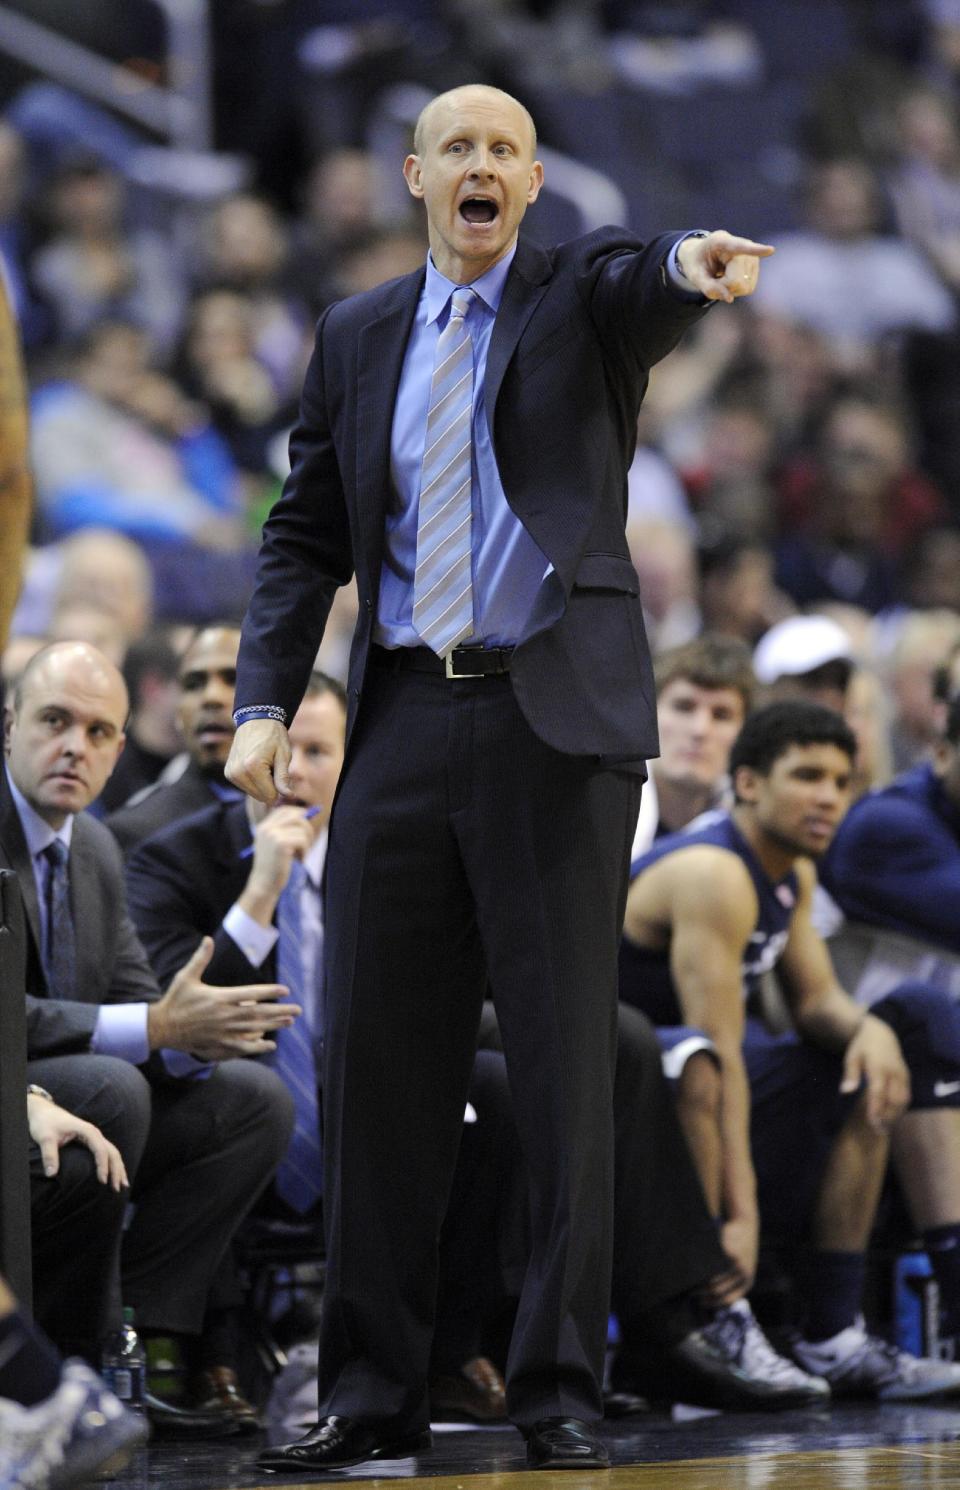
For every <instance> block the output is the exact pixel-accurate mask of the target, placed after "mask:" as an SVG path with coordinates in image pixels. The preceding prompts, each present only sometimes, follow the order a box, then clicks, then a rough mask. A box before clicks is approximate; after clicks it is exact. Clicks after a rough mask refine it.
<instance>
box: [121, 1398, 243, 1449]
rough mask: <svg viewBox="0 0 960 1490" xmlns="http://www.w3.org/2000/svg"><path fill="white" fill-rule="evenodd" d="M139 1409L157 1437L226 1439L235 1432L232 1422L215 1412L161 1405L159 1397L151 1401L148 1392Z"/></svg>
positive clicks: (235, 1422) (169, 1404)
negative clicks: (141, 1408) (145, 1416)
mask: <svg viewBox="0 0 960 1490" xmlns="http://www.w3.org/2000/svg"><path fill="white" fill-rule="evenodd" d="M143 1405H144V1408H145V1409H146V1414H147V1417H148V1419H149V1420H150V1423H151V1426H152V1427H153V1431H154V1433H156V1434H157V1436H158V1437H165V1438H228V1437H229V1436H230V1435H231V1434H233V1433H236V1432H237V1421H236V1419H235V1418H234V1417H232V1416H231V1414H230V1413H228V1412H223V1411H221V1410H220V1409H219V1408H218V1409H217V1410H216V1411H208V1410H206V1409H201V1408H193V1407H177V1406H176V1404H175V1403H173V1402H164V1400H163V1398H162V1397H155V1396H154V1395H153V1393H152V1392H145V1393H144V1396H143Z"/></svg>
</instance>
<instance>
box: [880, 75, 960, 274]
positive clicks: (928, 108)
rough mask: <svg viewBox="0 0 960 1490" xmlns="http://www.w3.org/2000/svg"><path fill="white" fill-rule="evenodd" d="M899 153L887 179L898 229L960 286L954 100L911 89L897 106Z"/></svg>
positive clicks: (959, 168)
mask: <svg viewBox="0 0 960 1490" xmlns="http://www.w3.org/2000/svg"><path fill="white" fill-rule="evenodd" d="M897 124H898V133H899V145H900V150H899V159H898V161H897V163H896V165H895V166H894V167H893V169H892V170H891V172H890V175H889V179H888V184H889V190H890V196H891V198H892V200H893V206H894V211H895V214H896V223H897V229H898V231H899V232H900V233H901V235H902V236H903V237H904V238H907V239H909V240H910V241H911V242H913V243H915V244H916V245H917V247H918V248H920V249H922V250H923V252H924V253H925V254H926V255H927V257H928V258H929V259H930V261H931V263H932V264H933V265H934V268H935V269H936V271H937V273H938V274H939V275H940V277H941V279H943V280H944V281H945V283H946V284H947V285H949V286H950V288H951V289H953V290H956V289H958V288H960V128H958V122H957V107H956V104H955V103H954V101H953V100H952V99H950V98H948V97H946V96H944V94H942V93H939V92H937V91H936V90H935V89H933V88H928V87H923V86H918V87H913V88H911V89H909V90H908V91H907V92H906V93H905V95H904V96H903V98H901V100H900V103H899V105H898V107H897Z"/></svg>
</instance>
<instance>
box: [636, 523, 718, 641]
mask: <svg viewBox="0 0 960 1490" xmlns="http://www.w3.org/2000/svg"><path fill="white" fill-rule="evenodd" d="M627 544H628V546H629V549H630V557H631V559H632V560H633V565H634V568H635V569H636V571H637V573H638V574H639V576H640V594H641V596H642V598H643V614H644V619H645V621H646V625H647V630H648V632H649V634H650V643H651V647H652V649H653V652H654V653H655V654H656V653H657V652H660V651H663V649H664V648H665V647H676V646H679V645H680V643H681V642H686V641H689V640H690V639H691V637H693V636H695V635H696V634H697V631H698V630H699V629H700V617H699V612H698V609H697V583H696V563H695V556H694V547H693V537H692V534H691V532H690V529H689V528H688V527H685V526H683V525H681V524H678V523H669V522H656V521H642V520H641V521H639V522H630V523H628V525H627Z"/></svg>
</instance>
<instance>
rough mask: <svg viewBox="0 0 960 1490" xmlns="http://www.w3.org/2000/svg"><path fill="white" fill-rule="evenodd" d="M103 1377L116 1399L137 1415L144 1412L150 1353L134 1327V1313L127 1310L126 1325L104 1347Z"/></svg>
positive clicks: (124, 1312)
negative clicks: (145, 1348) (148, 1353)
mask: <svg viewBox="0 0 960 1490" xmlns="http://www.w3.org/2000/svg"><path fill="white" fill-rule="evenodd" d="M100 1369H101V1374H102V1376H103V1379H104V1381H105V1382H106V1383H107V1386H108V1387H109V1388H110V1390H111V1391H112V1392H113V1394H114V1396H115V1397H119V1398H120V1401H121V1402H122V1403H123V1405H124V1407H131V1408H133V1410H134V1411H135V1412H142V1411H143V1409H144V1402H143V1397H144V1390H145V1384H146V1373H147V1353H146V1351H145V1350H144V1348H143V1345H142V1344H141V1342H140V1336H139V1335H138V1334H137V1332H136V1330H135V1329H134V1327H133V1310H132V1309H130V1308H125V1309H124V1311H123V1324H122V1325H121V1327H120V1329H119V1330H115V1331H114V1332H113V1334H112V1335H110V1337H109V1338H108V1340H107V1342H106V1344H105V1345H104V1347H103V1359H102V1362H101V1368H100Z"/></svg>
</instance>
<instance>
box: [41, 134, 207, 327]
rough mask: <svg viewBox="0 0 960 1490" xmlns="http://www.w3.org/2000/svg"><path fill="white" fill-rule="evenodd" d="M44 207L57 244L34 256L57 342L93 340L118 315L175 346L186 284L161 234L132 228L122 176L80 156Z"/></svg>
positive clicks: (64, 170)
mask: <svg viewBox="0 0 960 1490" xmlns="http://www.w3.org/2000/svg"><path fill="white" fill-rule="evenodd" d="M43 205H44V206H45V209H46V213H47V216H48V218H49V222H50V241H49V242H48V243H47V244H46V245H45V246H44V247H43V248H41V249H39V250H38V251H37V253H36V254H35V255H34V258H33V264H32V272H33V277H34V279H35V281H36V284H37V287H38V289H39V290H40V291H41V293H42V294H43V295H44V297H45V298H46V300H47V301H48V302H49V303H50V305H51V307H52V310H53V314H54V318H55V326H56V333H57V335H58V336H59V337H60V338H62V339H73V338H76V337H78V336H82V335H85V334H86V333H88V332H89V331H90V330H91V329H92V328H93V327H94V325H95V324H96V323H97V321H100V320H102V319H103V318H104V317H106V316H111V317H115V318H120V319H127V320H131V321H133V322H135V323H137V324H139V325H141V326H143V327H144V328H146V329H148V330H149V332H150V334H151V336H152V337H153V339H154V340H155V342H156V344H157V345H158V346H160V347H163V346H168V345H169V344H170V343H171V341H172V340H173V338H174V336H175V335H176V332H177V328H178V326H179V322H180V315H181V311H182V306H183V293H182V289H181V286H180V281H179V277H178V275H177V273H176V270H175V268H174V265H173V259H172V252H171V249H170V246H169V245H168V243H167V242H165V240H164V239H163V238H161V237H160V236H159V234H156V233H153V232H147V231H146V230H143V229H135V230H131V229H128V228H126V227H125V225H124V221H123V218H124V185H123V180H122V177H121V176H120V175H119V174H118V173H117V172H116V171H114V170H112V169H111V168H110V167H109V166H108V165H106V164H105V163H104V162H103V161H101V160H98V159H97V158H96V157H95V156H92V155H84V154H79V153H77V152H74V154H73V156H72V158H71V157H67V158H65V159H64V160H63V162H62V164H61V165H60V166H59V167H58V168H57V170H56V172H55V174H54V175H53V177H52V179H51V180H50V182H49V183H48V185H47V188H46V199H45V203H44V204H43Z"/></svg>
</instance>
